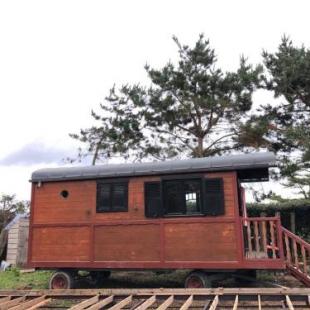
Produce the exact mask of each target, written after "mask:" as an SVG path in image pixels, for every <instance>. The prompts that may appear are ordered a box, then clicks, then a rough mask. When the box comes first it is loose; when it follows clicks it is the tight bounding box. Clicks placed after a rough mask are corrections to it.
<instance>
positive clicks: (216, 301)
mask: <svg viewBox="0 0 310 310" xmlns="http://www.w3.org/2000/svg"><path fill="white" fill-rule="evenodd" d="M218 303H219V295H216V296H215V297H214V299H213V301H212V304H211V305H210V308H209V309H210V310H215V309H216V307H217V305H218Z"/></svg>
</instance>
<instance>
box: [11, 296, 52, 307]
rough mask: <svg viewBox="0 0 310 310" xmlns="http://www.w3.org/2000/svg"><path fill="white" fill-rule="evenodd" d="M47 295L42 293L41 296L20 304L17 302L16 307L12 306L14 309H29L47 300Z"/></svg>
mask: <svg viewBox="0 0 310 310" xmlns="http://www.w3.org/2000/svg"><path fill="white" fill-rule="evenodd" d="M45 297H46V296H45V295H42V296H40V297H36V298H33V299H30V300H26V301H25V302H22V303H20V304H17V305H16V306H15V307H12V308H11V309H12V310H25V309H28V308H30V307H33V306H35V305H37V304H39V303H41V302H42V301H44V300H45Z"/></svg>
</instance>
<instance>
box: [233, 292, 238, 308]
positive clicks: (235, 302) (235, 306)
mask: <svg viewBox="0 0 310 310" xmlns="http://www.w3.org/2000/svg"><path fill="white" fill-rule="evenodd" d="M238 302H239V296H238V295H236V297H235V301H234V306H233V310H237V309H238Z"/></svg>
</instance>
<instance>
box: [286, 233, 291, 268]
mask: <svg viewBox="0 0 310 310" xmlns="http://www.w3.org/2000/svg"><path fill="white" fill-rule="evenodd" d="M284 240H285V248H286V258H287V261H288V262H289V263H292V256H291V247H290V241H289V239H288V235H287V234H286V233H284Z"/></svg>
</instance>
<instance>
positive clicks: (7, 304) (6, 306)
mask: <svg viewBox="0 0 310 310" xmlns="http://www.w3.org/2000/svg"><path fill="white" fill-rule="evenodd" d="M25 299H26V297H25V296H21V297H17V298H14V299H11V300H8V301H6V302H3V303H1V305H0V310H5V309H9V308H11V307H14V306H16V305H18V304H19V303H21V302H23V301H24V300H25Z"/></svg>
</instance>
